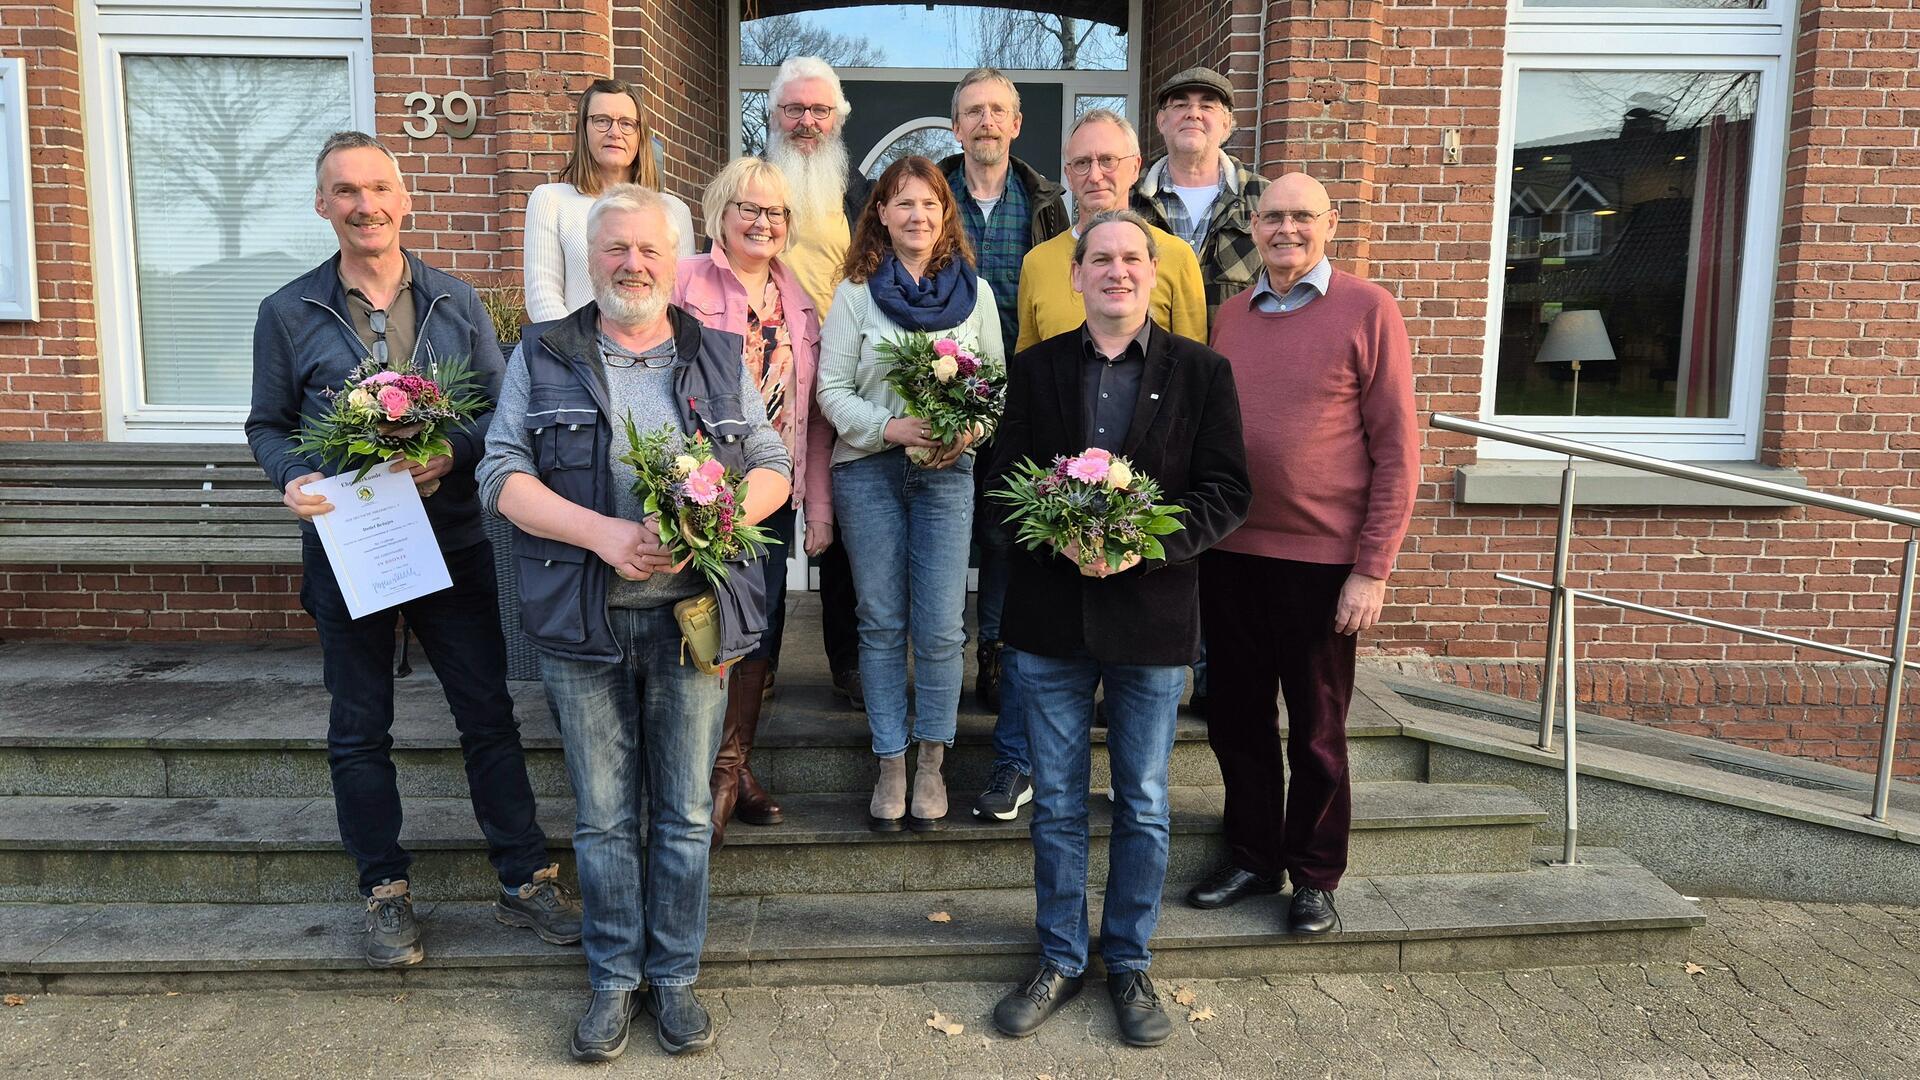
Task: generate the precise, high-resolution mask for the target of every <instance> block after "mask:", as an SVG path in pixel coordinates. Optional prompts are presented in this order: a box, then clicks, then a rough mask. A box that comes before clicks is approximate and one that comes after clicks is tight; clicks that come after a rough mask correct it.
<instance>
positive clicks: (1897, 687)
mask: <svg viewBox="0 0 1920 1080" xmlns="http://www.w3.org/2000/svg"><path fill="white" fill-rule="evenodd" d="M1430 422H1431V424H1432V425H1433V426H1434V427H1436V428H1438V429H1440V430H1442V431H1453V432H1458V433H1460V434H1462V435H1475V436H1479V437H1480V438H1483V439H1493V440H1496V441H1499V442H1506V443H1512V444H1514V445H1516V446H1530V447H1533V448H1534V449H1537V450H1546V451H1548V452H1550V453H1554V454H1563V455H1565V456H1566V459H1567V461H1566V465H1565V466H1564V467H1563V468H1562V469H1561V473H1560V507H1559V510H1560V513H1559V521H1558V524H1557V526H1556V528H1555V531H1554V538H1553V541H1554V542H1553V580H1552V582H1551V583H1547V582H1539V581H1532V580H1529V579H1527V578H1522V577H1517V576H1514V575H1512V574H1495V575H1494V578H1495V580H1498V581H1504V582H1508V583H1510V584H1514V585H1521V586H1525V587H1527V588H1531V589H1540V590H1544V591H1546V592H1549V593H1550V594H1551V600H1550V603H1549V607H1548V614H1547V620H1548V621H1547V655H1546V658H1545V662H1544V664H1543V668H1544V670H1543V671H1542V673H1541V675H1542V677H1541V685H1540V737H1539V741H1538V746H1539V747H1540V749H1542V750H1551V749H1553V713H1554V697H1555V691H1556V690H1559V691H1560V693H1561V696H1562V697H1563V698H1564V700H1565V706H1564V708H1565V711H1566V725H1567V740H1566V743H1567V744H1566V752H1565V753H1564V754H1563V755H1562V758H1563V760H1564V764H1565V772H1566V799H1567V823H1566V847H1565V852H1564V855H1563V861H1564V862H1566V863H1567V864H1573V863H1576V862H1578V861H1579V847H1578V841H1577V837H1578V835H1579V828H1580V810H1579V805H1580V804H1579V774H1578V769H1577V768H1576V765H1575V762H1574V746H1575V740H1576V731H1577V725H1576V722H1575V716H1574V689H1575V677H1574V647H1575V646H1576V645H1577V644H1578V642H1577V639H1576V638H1575V629H1576V624H1575V621H1574V613H1573V608H1574V601H1575V600H1576V599H1578V600H1590V601H1592V602H1594V603H1598V604H1605V605H1608V606H1611V607H1616V608H1624V609H1626V610H1629V611H1639V612H1643V613H1646V614H1649V615H1657V616H1662V617H1665V618H1671V619H1677V620H1679V621H1681V622H1687V623H1693V624H1695V625H1699V626H1709V627H1713V628H1715V629H1720V630H1728V631H1732V632H1734V633H1740V634H1749V635H1752V636H1754V637H1760V638H1766V639H1768V640H1771V641H1779V642H1784V643H1786V644H1790V645H1795V646H1800V647H1805V648H1811V649H1819V650H1822V651H1825V652H1831V653H1836V654H1838V655H1841V656H1851V657H1854V658H1856V659H1860V660H1869V661H1872V662H1875V663H1879V664H1884V665H1886V667H1887V701H1886V707H1885V710H1884V712H1883V713H1882V717H1881V728H1880V757H1879V761H1878V762H1877V765H1878V767H1877V768H1876V769H1875V772H1874V784H1873V803H1872V806H1871V807H1870V808H1869V809H1868V812H1867V816H1868V817H1869V818H1871V819H1872V820H1874V821H1886V820H1887V803H1888V798H1889V796H1890V794H1891V791H1892V787H1893V753H1894V747H1895V745H1896V736H1897V733H1898V731H1899V723H1900V698H1901V692H1902V690H1903V683H1904V680H1905V675H1906V669H1907V668H1909V667H1915V666H1920V665H1917V664H1916V663H1915V662H1914V661H1910V660H1908V659H1907V644H1908V638H1909V637H1910V631H1911V629H1912V624H1913V594H1914V577H1915V572H1916V567H1920V513H1915V512H1913V511H1911V510H1902V509H1900V508H1899V507H1894V506H1883V505H1881V504H1879V503H1872V502H1866V501H1863V500H1860V499H1850V498H1847V497H1846V496H1844V495H1829V494H1827V493H1826V492H1824V491H1808V490H1805V489H1803V488H1793V487H1787V486H1786V485H1784V484H1775V483H1772V482H1771V481H1767V480H1759V479H1755V478H1754V477H1750V476H1739V475H1736V474H1734V473H1728V472H1721V471H1719V470H1717V469H1709V468H1704V467H1702V466H1699V465H1688V464H1685V463H1683V462H1678V461H1664V460H1662V459H1660V458H1654V457H1647V456H1646V455H1644V454H1635V453H1631V452H1629V451H1626V450H1615V449H1613V448H1611V447H1606V446H1596V445H1594V444H1592V443H1583V442H1577V441H1575V440H1573V439H1562V438H1559V437H1557V436H1553V435H1541V434H1538V433H1536V432H1531V431H1522V430H1520V429H1518V428H1510V427H1504V426H1502V425H1499V424H1489V423H1486V422H1485V421H1481V420H1468V419H1466V418H1464V417H1459V416H1448V415H1445V414H1443V413H1435V414H1434V415H1433V416H1432V418H1431V420H1430ZM1575 458H1583V459H1586V460H1588V461H1599V462H1605V463H1607V464H1612V465H1622V466H1625V467H1627V468H1630V469H1637V470H1640V471H1642V472H1650V473H1656V474H1658V475H1661V476H1671V477H1675V478H1677V479H1680V480H1691V481H1694V482H1696V483H1701V484H1706V485H1709V486H1711V487H1718V488H1727V489H1730V490H1733V491H1744V492H1747V493H1749V494H1753V495H1763V496H1766V497H1768V498H1772V499H1779V500H1781V501H1783V502H1788V503H1795V504H1798V505H1801V506H1818V507H1821V508H1823V509H1827V510H1836V511H1839V512H1841V513H1844V514H1852V515H1854V516H1856V517H1863V518H1868V519H1870V520H1873V521H1884V522H1886V523H1888V524H1890V525H1904V526H1906V527H1907V528H1909V529H1911V530H1916V531H1915V532H1913V533H1910V534H1909V536H1908V538H1907V541H1906V550H1905V557H1904V558H1903V559H1902V564H1901V574H1900V598H1899V607H1898V609H1897V610H1896V612H1895V614H1894V624H1893V650H1892V655H1891V656H1882V655H1880V654H1878V653H1873V652H1868V651H1866V650H1863V649H1853V648H1848V647H1845V646H1840V645H1827V644H1824V643H1822V642H1818V641H1814V640H1813V639H1811V638H1800V637H1793V636H1790V635H1787V634H1780V633H1775V632H1774V631H1771V630H1762V629H1759V628H1757V627H1751V626H1743V625H1741V624H1739V623H1732V622H1726V621H1723V620H1720V619H1709V618H1706V617H1705V616H1701V615H1692V614H1689V613H1687V612H1682V611H1673V610H1671V609H1668V608H1660V607H1653V606H1651V605H1648V604H1638V603H1634V602H1632V601H1629V600H1620V599H1616V598H1613V597H1609V596H1605V595H1603V594H1600V593H1597V592H1593V591H1591V590H1588V589H1574V588H1569V587H1568V585H1567V569H1568V566H1569V564H1570V563H1571V561H1572V537H1573V506H1574V481H1575V477H1576V473H1575V470H1574V459H1575Z"/></svg>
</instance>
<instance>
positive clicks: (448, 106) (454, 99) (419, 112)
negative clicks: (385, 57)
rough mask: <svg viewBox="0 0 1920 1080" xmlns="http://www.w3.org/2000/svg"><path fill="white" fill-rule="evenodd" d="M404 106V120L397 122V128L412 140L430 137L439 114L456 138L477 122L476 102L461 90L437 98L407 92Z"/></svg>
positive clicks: (459, 137)
mask: <svg viewBox="0 0 1920 1080" xmlns="http://www.w3.org/2000/svg"><path fill="white" fill-rule="evenodd" d="M406 106H407V122H406V123H405V124H403V125H401V130H402V131H405V132H406V133H407V135H408V136H410V137H412V138H415V139H430V138H432V137H433V135H434V133H435V132H437V131H439V130H440V121H441V119H442V118H443V117H444V118H445V119H446V123H447V134H448V135H449V136H452V137H453V138H456V139H464V138H466V137H468V136H469V135H472V134H473V128H474V125H476V124H478V123H479V122H480V104H479V102H476V101H474V100H473V95H472V94H469V93H467V92H466V91H465V90H455V91H454V92H453V93H451V94H447V95H446V96H444V97H439V98H436V97H435V96H434V95H432V94H429V93H426V92H424V91H420V90H415V91H414V92H413V93H411V94H408V95H407V97H406ZM436 114H437V115H436Z"/></svg>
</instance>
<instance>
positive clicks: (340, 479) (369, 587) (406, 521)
mask: <svg viewBox="0 0 1920 1080" xmlns="http://www.w3.org/2000/svg"><path fill="white" fill-rule="evenodd" d="M392 469H393V466H392V465H390V464H389V465H376V466H374V468H373V471H372V472H369V473H368V474H367V475H366V476H364V477H362V478H361V479H359V480H355V479H354V478H353V473H352V472H351V471H349V472H344V473H341V474H340V475H338V476H329V477H327V478H326V479H325V480H316V481H314V482H313V483H311V484H308V485H306V488H305V490H306V492H307V494H309V495H325V496H326V497H327V501H328V502H330V503H332V504H333V509H332V510H329V511H328V512H326V513H324V514H321V515H320V516H319V517H316V518H314V519H313V524H314V528H316V529H318V530H319V532H320V543H321V545H322V546H324V547H325V548H326V550H327V561H328V562H329V563H331V564H332V565H333V576H334V579H335V580H337V581H339V582H340V593H341V595H343V596H344V597H346V601H347V611H348V613H349V614H351V615H352V616H353V617H354V618H356V619H358V618H360V617H361V616H363V615H371V614H373V613H374V612H376V611H385V610H386V609H387V608H390V607H393V606H394V605H396V604H403V603H405V602H407V601H408V600H412V599H414V598H415V597H419V596H425V595H427V594H428V593H434V592H439V591H440V590H441V589H446V588H451V587H452V585H453V579H452V578H451V577H449V576H448V574H447V560H446V559H444V558H442V557H441V555H440V543H439V541H437V540H435V539H434V535H433V526H432V525H431V524H430V523H429V522H428V521H427V508H426V505H425V504H424V503H422V502H421V501H420V492H419V491H418V490H417V489H415V488H414V486H413V476H412V475H411V474H409V473H408V472H407V471H406V470H405V469H401V470H400V471H398V472H394V471H391V470H392Z"/></svg>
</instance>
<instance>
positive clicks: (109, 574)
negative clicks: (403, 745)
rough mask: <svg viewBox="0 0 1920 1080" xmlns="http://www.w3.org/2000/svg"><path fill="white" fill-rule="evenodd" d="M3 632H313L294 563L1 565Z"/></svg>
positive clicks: (167, 635) (124, 636)
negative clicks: (267, 564) (238, 565)
mask: <svg viewBox="0 0 1920 1080" xmlns="http://www.w3.org/2000/svg"><path fill="white" fill-rule="evenodd" d="M0 594H4V595H5V596H6V597H7V598H8V601H9V602H8V603H6V604H3V605H0V640H5V639H7V638H43V637H58V638H63V639H67V640H83V641H84V640H100V641H108V640H111V641H184V640H225V641H257V640H259V639H261V638H291V639H303V640H311V639H312V637H313V620H312V619H310V618H308V617H307V613H306V612H305V611H303V610H301V607H300V567H299V566H297V565H294V566H248V567H233V566H206V565H201V566H175V565H158V566H117V567H116V566H63V565H53V566H21V565H15V566H7V565H0Z"/></svg>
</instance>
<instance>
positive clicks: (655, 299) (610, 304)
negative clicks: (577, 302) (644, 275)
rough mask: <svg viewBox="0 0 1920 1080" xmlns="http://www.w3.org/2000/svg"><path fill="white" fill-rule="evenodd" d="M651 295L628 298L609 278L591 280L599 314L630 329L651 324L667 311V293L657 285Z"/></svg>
mask: <svg viewBox="0 0 1920 1080" xmlns="http://www.w3.org/2000/svg"><path fill="white" fill-rule="evenodd" d="M655 284H656V288H655V289H654V291H653V295H652V296H650V297H648V298H647V299H645V300H629V299H627V298H626V297H625V296H623V295H621V294H620V292H619V291H618V290H616V289H615V288H614V287H613V281H612V280H611V279H609V280H606V281H601V280H600V279H599V278H597V277H596V278H595V279H594V281H593V299H594V302H595V304H597V305H598V306H599V308H600V314H602V315H605V316H606V317H607V318H609V319H612V320H613V321H614V322H615V323H617V324H618V325H620V326H623V327H626V328H628V329H631V330H640V329H644V328H646V327H649V326H652V325H653V324H654V323H655V322H657V321H659V319H660V316H662V315H665V314H666V313H667V294H666V293H664V292H661V291H660V289H659V288H658V287H657V285H658V283H657V282H656V283H655Z"/></svg>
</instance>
